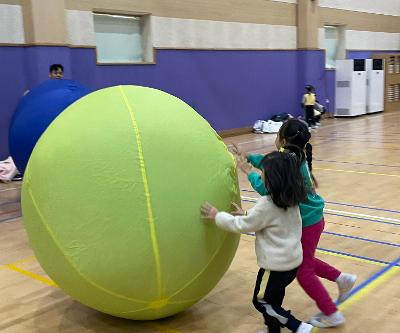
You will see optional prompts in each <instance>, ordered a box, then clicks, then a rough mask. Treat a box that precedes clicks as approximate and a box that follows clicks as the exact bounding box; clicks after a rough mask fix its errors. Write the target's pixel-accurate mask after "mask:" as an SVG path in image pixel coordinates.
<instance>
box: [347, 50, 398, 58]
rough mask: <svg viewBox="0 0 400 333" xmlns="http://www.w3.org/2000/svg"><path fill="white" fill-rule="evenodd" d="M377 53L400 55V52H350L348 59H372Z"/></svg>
mask: <svg viewBox="0 0 400 333" xmlns="http://www.w3.org/2000/svg"><path fill="white" fill-rule="evenodd" d="M377 53H400V51H348V52H347V59H371V58H372V57H373V55H374V54H377Z"/></svg>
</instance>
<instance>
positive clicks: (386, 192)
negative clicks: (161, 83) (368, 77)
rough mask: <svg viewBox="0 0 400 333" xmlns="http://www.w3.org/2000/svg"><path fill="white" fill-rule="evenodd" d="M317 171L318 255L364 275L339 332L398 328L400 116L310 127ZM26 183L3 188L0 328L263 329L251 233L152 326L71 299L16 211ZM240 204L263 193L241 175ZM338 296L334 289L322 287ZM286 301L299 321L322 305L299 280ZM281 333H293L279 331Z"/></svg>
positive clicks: (76, 332)
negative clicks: (218, 272) (207, 288)
mask: <svg viewBox="0 0 400 333" xmlns="http://www.w3.org/2000/svg"><path fill="white" fill-rule="evenodd" d="M274 139H275V135H268V134H266V135H254V134H247V135H242V136H237V137H232V138H227V139H225V141H226V143H227V144H228V145H229V143H231V142H233V141H234V142H237V143H239V144H241V147H242V148H244V149H246V150H249V151H253V152H261V153H264V152H267V151H269V150H272V149H273V148H274V146H273V142H274ZM312 140H313V144H314V173H315V175H316V177H317V179H318V181H319V184H320V187H319V189H318V191H319V193H320V194H321V195H322V196H323V197H324V198H325V200H326V209H325V220H326V222H327V225H326V229H325V233H324V234H323V236H322V239H321V242H320V244H319V251H318V256H319V257H320V258H322V259H324V260H326V261H328V262H329V263H331V264H333V265H335V266H336V267H338V268H339V269H341V270H343V271H345V272H351V273H355V274H357V275H358V281H357V285H356V288H355V290H354V293H353V295H352V296H351V297H350V298H349V299H348V300H347V301H346V302H345V303H343V304H341V306H340V308H341V309H342V310H343V311H344V313H345V316H346V319H347V322H346V324H345V326H343V327H341V328H337V329H332V330H331V332H337V333H344V332H346V333H358V332H359V333H361V332H362V333H372V332H380V333H392V332H398V331H399V326H400V313H399V311H400V201H399V197H400V112H399V113H390V114H376V115H369V116H364V117H360V118H355V119H328V120H325V121H323V126H322V127H321V128H320V129H318V130H315V131H313V139H312ZM20 185H21V184H20V183H11V184H2V185H0V222H1V223H0V295H1V296H0V331H1V332H4V333H14V332H24V333H26V332H28V333H31V332H32V333H33V332H46V333H47V332H50V333H53V332H71V333H72V332H73V333H80V332H143V333H148V332H154V333H180V332H185V333H189V332H190V333H205V332H210V333H214V332H215V333H217V332H222V333H250V332H256V331H257V330H259V329H262V328H263V323H262V320H261V316H260V315H259V314H258V313H257V312H256V311H255V310H254V309H253V307H252V304H251V295H252V291H253V286H254V281H255V277H256V272H257V270H258V268H257V266H256V260H255V254H254V238H253V237H252V236H248V235H243V236H242V238H241V242H240V246H239V249H238V252H237V254H236V257H235V259H234V261H233V263H232V265H231V267H230V269H229V271H228V272H227V273H226V275H225V276H224V278H223V279H222V280H221V282H220V283H219V284H218V285H217V287H216V288H215V289H214V290H213V291H212V292H211V293H210V294H209V295H208V296H207V297H206V298H205V299H203V300H202V301H200V302H199V303H198V304H196V305H195V306H193V307H192V308H190V309H189V310H187V311H186V312H184V313H181V314H178V315H176V316H174V317H171V318H167V319H164V320H159V321H154V322H134V321H128V320H123V319H118V318H113V317H110V316H107V315H104V314H101V313H98V312H96V311H94V310H91V309H89V308H87V307H85V306H83V305H80V304H79V303H77V302H75V301H74V300H72V299H71V298H70V297H68V296H67V295H65V294H64V293H63V292H62V291H61V290H60V289H58V288H57V287H56V286H55V285H54V284H53V282H52V281H51V280H50V279H49V278H48V277H47V276H46V274H45V273H44V272H43V271H42V269H41V268H40V265H39V263H38V262H37V261H36V260H35V258H34V256H33V253H32V251H31V249H30V247H29V244H28V243H27V237H26V234H25V231H24V228H23V224H22V220H21V213H20V207H19V199H20ZM240 185H241V189H242V193H241V194H242V199H243V205H244V206H245V207H247V208H248V207H251V206H252V205H253V202H254V200H255V198H257V194H256V193H254V192H252V191H251V187H250V185H249V184H248V182H247V180H246V178H245V177H244V176H243V175H240ZM326 286H327V288H328V289H329V291H330V292H331V294H332V295H333V297H336V295H337V291H336V286H335V285H334V284H333V283H326ZM285 304H286V306H287V307H288V308H290V309H291V310H292V311H293V313H294V314H295V315H296V316H298V317H299V318H301V319H304V320H307V319H308V318H309V317H310V316H311V315H313V314H315V313H316V312H318V311H317V309H316V307H315V305H314V304H313V302H312V301H311V300H310V299H308V297H307V296H306V295H305V293H304V292H303V291H302V289H301V288H300V287H299V286H298V284H297V282H294V283H293V284H292V285H291V286H290V287H289V289H288V292H287V297H286V300H285ZM283 332H287V331H286V330H283Z"/></svg>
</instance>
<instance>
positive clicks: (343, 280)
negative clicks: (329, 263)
mask: <svg viewBox="0 0 400 333" xmlns="http://www.w3.org/2000/svg"><path fill="white" fill-rule="evenodd" d="M356 280H357V275H353V274H348V273H341V274H340V275H339V277H338V278H337V279H336V283H337V285H338V288H339V297H338V302H339V303H342V302H344V301H345V300H346V298H347V297H348V296H349V292H350V291H351V289H353V287H354V284H355V283H356Z"/></svg>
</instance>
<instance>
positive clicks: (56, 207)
mask: <svg viewBox="0 0 400 333" xmlns="http://www.w3.org/2000/svg"><path fill="white" fill-rule="evenodd" d="M206 200H208V201H210V202H212V203H214V204H215V205H216V206H217V207H218V208H220V209H224V210H229V209H230V204H231V202H232V201H234V202H239V190H238V183H237V175H236V171H235V165H234V160H233V158H232V156H231V154H230V153H229V152H228V151H227V149H226V146H225V145H224V143H223V142H222V141H221V140H220V138H219V137H218V136H217V134H216V133H215V131H214V130H213V129H212V128H211V127H210V125H209V124H208V123H207V122H206V121H205V120H204V119H203V118H202V117H200V116H199V115H198V114H197V113H196V112H195V111H194V110H193V109H191V108H190V107H189V106H188V105H187V104H186V103H184V102H183V101H181V100H180V99H178V98H176V97H174V96H172V95H169V94H167V93H165V92H162V91H159V90H156V89H151V88H145V87H139V86H118V87H111V88H107V89H103V90H99V91H97V92H94V93H92V94H90V95H87V96H86V97H83V98H82V99H80V100H78V101H77V102H75V103H74V104H73V105H71V106H70V107H69V108H67V109H66V110H65V111H64V112H63V113H62V114H61V115H60V116H58V117H57V118H56V119H55V120H54V122H53V123H52V124H51V125H50V126H49V127H48V129H47V130H46V131H45V133H44V134H43V135H42V137H41V138H40V140H39V141H38V143H37V145H36V146H35V148H34V151H33V153H32V155H31V158H30V160H29V163H28V167H27V170H26V172H25V177H24V183H23V188H22V209H23V218H24V222H25V225H26V229H27V232H28V236H29V240H30V243H31V246H32V248H33V249H34V252H35V254H36V256H37V258H38V260H39V262H40V263H41V265H42V267H43V268H44V270H45V271H46V272H47V273H48V274H49V276H50V277H51V278H52V279H53V280H54V281H55V282H56V283H57V284H58V286H60V288H62V289H63V290H64V291H65V292H66V293H68V294H69V295H71V296H72V297H73V298H75V299H76V300H78V301H80V302H81V303H83V304H86V305H88V306H90V307H92V308H94V309H97V310H99V311H102V312H105V313H108V314H111V315H114V316H119V317H124V318H131V319H138V320H147V319H156V318H161V317H166V316H169V315H172V314H175V313H178V312H180V311H183V310H184V309H186V308H188V307H189V306H191V305H193V304H194V303H196V302H197V301H198V300H200V299H201V298H202V297H204V296H205V295H206V294H207V293H208V292H209V291H210V290H211V289H212V288H213V287H214V286H215V285H216V284H217V282H218V281H219V280H220V279H221V277H222V276H223V274H224V273H225V271H226V270H227V269H228V267H229V265H230V263H231V261H232V258H233V256H234V254H235V251H236V248H237V245H238V240H239V237H238V236H237V235H235V234H231V233H227V232H225V231H222V230H219V229H218V228H217V227H216V226H215V225H214V223H212V222H210V221H209V222H205V221H202V220H201V218H200V214H199V208H200V205H201V204H202V203H203V202H204V201H206Z"/></svg>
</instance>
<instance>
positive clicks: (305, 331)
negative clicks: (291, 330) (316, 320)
mask: <svg viewBox="0 0 400 333" xmlns="http://www.w3.org/2000/svg"><path fill="white" fill-rule="evenodd" d="M313 328H314V326H312V325H310V324H307V323H301V324H300V326H299V328H298V329H297V331H296V333H310V332H312V330H313Z"/></svg>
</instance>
